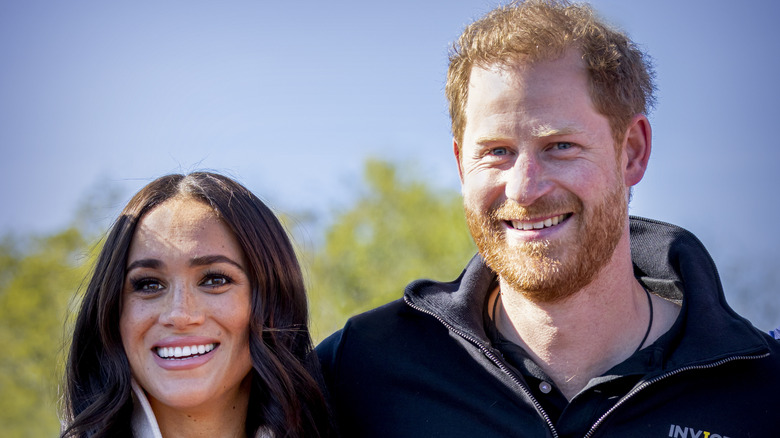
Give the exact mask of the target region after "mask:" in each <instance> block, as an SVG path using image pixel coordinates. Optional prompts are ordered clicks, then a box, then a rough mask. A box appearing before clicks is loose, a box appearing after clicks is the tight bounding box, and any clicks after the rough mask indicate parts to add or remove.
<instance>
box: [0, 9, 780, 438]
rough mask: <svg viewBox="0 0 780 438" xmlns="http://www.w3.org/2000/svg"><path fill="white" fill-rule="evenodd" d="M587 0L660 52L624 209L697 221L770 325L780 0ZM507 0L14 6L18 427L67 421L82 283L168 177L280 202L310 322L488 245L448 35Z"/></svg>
mask: <svg viewBox="0 0 780 438" xmlns="http://www.w3.org/2000/svg"><path fill="white" fill-rule="evenodd" d="M593 4H594V5H595V7H596V9H598V10H599V11H600V12H601V14H602V15H603V16H604V17H605V18H606V19H607V20H609V21H610V22H612V23H613V24H615V25H617V26H619V27H621V28H624V29H626V30H627V31H628V33H629V34H630V35H631V36H632V38H633V39H634V40H635V41H636V42H638V43H639V44H640V45H641V46H642V47H643V48H644V49H646V50H647V51H648V52H649V53H650V54H651V55H652V56H653V58H654V59H655V65H656V70H657V82H658V88H659V91H658V105H657V107H656V110H655V111H654V112H653V113H652V114H651V115H650V119H651V123H652V125H653V131H654V149H653V156H652V158H651V164H650V169H649V171H648V173H647V175H646V177H645V179H644V181H642V182H641V183H640V185H639V186H638V187H637V188H636V189H635V192H634V200H633V202H632V205H631V213H632V214H636V215H642V216H649V217H653V218H656V219H660V220H664V221H668V222H672V223H676V224H679V225H682V226H684V227H686V228H688V229H690V230H691V231H693V232H694V233H696V234H697V235H698V236H699V237H700V239H701V240H702V241H703V242H704V244H705V245H706V246H707V247H708V248H709V249H710V251H711V253H712V255H713V257H714V259H715V261H716V262H717V263H718V265H719V266H720V270H721V275H722V278H723V282H724V284H725V288H726V296H727V299H728V300H729V302H730V303H731V304H732V306H733V307H734V308H735V309H736V310H737V311H738V312H740V313H741V314H743V315H745V316H746V317H747V318H749V319H750V320H751V321H752V322H753V323H754V324H755V325H756V326H758V327H759V328H761V329H763V330H769V329H771V328H774V327H776V326H777V325H778V324H780V300H779V299H778V296H780V295H779V292H780V270H778V269H777V262H776V261H777V260H778V259H779V258H780V257H778V256H780V251H779V250H778V244H780V237H779V232H778V231H777V227H774V226H773V225H772V220H773V219H772V218H773V217H777V216H778V213H780V206H779V205H780V203H778V202H777V201H778V200H780V199H779V197H778V195H777V193H776V190H777V189H776V188H777V187H778V186H780V184H779V183H780V172H778V171H777V169H776V167H777V162H778V158H780V152H779V151H780V148H778V147H777V146H776V145H775V143H776V140H775V138H774V134H773V128H774V127H775V125H777V123H778V120H780V106H778V104H777V102H779V101H780V87H778V85H777V79H776V77H777V71H778V70H780V68H779V67H780V56H778V55H780V53H778V52H780V50H778V49H779V48H780V47H779V46H780V28H778V26H776V20H777V18H778V17H780V3H778V2H775V1H772V0H746V1H744V2H741V3H739V4H737V3H734V2H725V1H711V0H691V1H686V2H679V1H676V0H657V1H653V2H642V3H637V2H625V1H621V0H595V1H593ZM495 5H496V3H494V2H493V1H482V0H480V1H463V0H447V1H444V0H437V1H425V2H418V1H409V0H399V1H395V2H381V3H374V2H358V1H342V2H315V1H300V2H294V3H290V2H258V1H249V0H237V1H233V2H229V3H227V4H226V3H225V2H222V3H215V2H207V1H186V2H185V1H168V2H151V1H139V2H132V3H129V2H128V3H117V2H110V3H109V2H98V1H80V0H77V1H72V2H45V1H40V0H30V1H24V2H21V1H20V2H11V1H7V2H1V3H0V60H1V61H0V63H1V64H0V65H2V66H1V67H0V147H1V148H2V159H1V160H0V185H2V187H3V189H2V192H1V193H0V205H2V208H0V349H2V351H3V354H2V355H0V424H3V427H4V432H3V434H4V436H10V437H16V436H18V437H27V436H29V437H41V436H56V434H57V430H58V421H57V417H56V400H57V394H58V393H57V391H58V388H57V384H58V381H59V378H60V376H59V373H61V365H60V364H61V361H62V358H63V356H64V352H63V350H64V348H65V346H66V345H67V330H68V325H67V318H68V315H70V318H72V310H73V307H74V306H75V304H76V303H77V302H78V301H77V296H78V295H77V291H79V290H81V288H82V287H83V285H82V281H83V279H84V278H85V276H86V275H87V273H88V271H89V268H90V260H91V257H92V256H93V255H94V253H95V252H96V250H97V249H98V248H99V239H100V237H101V236H102V235H103V233H104V232H105V229H106V228H107V227H108V226H109V224H110V222H111V220H113V218H114V217H115V216H116V214H117V213H118V211H119V209H120V208H121V207H122V206H123V205H124V204H125V203H126V201H127V200H128V199H129V197H130V196H131V195H132V194H133V193H134V192H135V191H136V190H138V189H139V188H140V187H141V186H143V185H144V184H145V183H147V182H149V181H151V180H152V179H153V178H154V177H157V176H160V175H163V174H166V173H170V172H187V171H191V170H200V169H210V170H216V171H220V172H223V173H226V174H229V175H231V176H233V177H235V178H237V179H238V180H239V181H241V182H242V183H244V184H245V185H246V186H248V187H249V188H250V189H251V190H253V191H254V192H255V193H257V194H258V195H259V196H260V197H261V198H263V199H264V200H265V201H267V202H268V203H269V205H271V206H272V207H273V208H274V209H275V211H277V212H278V213H279V214H280V215H281V216H282V217H283V218H284V220H285V222H286V223H287V224H288V226H289V228H290V230H291V232H292V234H293V237H294V239H295V242H296V244H297V246H298V248H299V251H300V254H301V257H302V259H303V262H304V266H305V269H306V274H307V279H308V280H309V283H310V294H311V302H312V318H313V327H314V333H315V336H316V338H317V339H322V338H323V337H324V336H326V335H327V334H329V333H330V332H332V331H333V330H335V329H336V328H338V327H339V326H341V325H342V324H343V323H344V321H345V318H346V317H347V316H348V315H350V314H353V313H355V312H357V311H360V310H363V309H367V308H370V307H373V306H376V305H379V304H381V303H384V302H387V301H389V300H391V299H394V298H396V297H400V295H401V293H402V288H403V286H404V285H405V284H406V283H407V282H409V281H411V280H413V279H414V278H417V277H423V276H424V277H430V278H437V279H451V278H454V277H455V276H457V274H458V273H459V272H460V270H461V268H462V266H463V265H464V264H465V263H466V261H467V260H468V259H469V257H470V256H471V254H472V253H473V251H474V249H473V245H472V244H471V241H470V239H469V237H468V235H467V232H466V228H465V225H464V222H463V219H462V213H461V209H460V200H459V193H458V191H459V183H458V179H457V173H456V169H455V161H454V158H453V157H452V153H451V139H450V134H449V120H448V117H447V107H446V101H445V99H444V96H443V88H444V80H445V72H446V68H447V51H448V48H449V45H450V44H451V42H452V41H453V40H454V39H455V38H456V37H457V36H458V34H459V33H460V31H461V30H462V29H463V27H464V26H465V25H466V24H467V23H468V22H470V21H472V20H473V19H474V18H477V17H479V16H480V15H482V14H483V13H484V12H486V11H487V10H489V9H491V8H492V7H494V6H495ZM74 297H75V298H74ZM68 309H70V311H69V310H68Z"/></svg>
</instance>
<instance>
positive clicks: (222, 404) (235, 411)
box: [149, 376, 251, 438]
mask: <svg viewBox="0 0 780 438" xmlns="http://www.w3.org/2000/svg"><path fill="white" fill-rule="evenodd" d="M250 387H251V378H250V377H249V376H248V377H247V379H246V380H244V382H242V384H241V387H240V389H239V391H238V392H237V393H236V394H233V395H232V396H230V397H229V399H214V400H211V401H210V402H209V403H208V405H207V406H194V407H191V408H187V409H181V408H173V407H170V406H165V405H162V404H161V403H159V402H157V401H156V400H153V399H152V398H150V400H149V402H150V404H151V406H152V410H153V411H154V415H155V417H156V419H157V424H158V426H159V427H160V431H161V432H162V435H163V436H164V437H165V438H179V437H182V438H184V437H189V438H199V437H213V438H220V437H221V438H246V417H247V410H248V408H249V393H250Z"/></svg>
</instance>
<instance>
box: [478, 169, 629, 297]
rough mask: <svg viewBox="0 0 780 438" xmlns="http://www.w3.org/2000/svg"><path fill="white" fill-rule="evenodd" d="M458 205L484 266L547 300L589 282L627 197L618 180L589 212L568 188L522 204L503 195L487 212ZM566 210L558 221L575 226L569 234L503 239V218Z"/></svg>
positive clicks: (610, 247)
mask: <svg viewBox="0 0 780 438" xmlns="http://www.w3.org/2000/svg"><path fill="white" fill-rule="evenodd" d="M464 209H465V211H466V221H467V223H468V226H469V230H470V231H471V235H472V237H473V238H474V242H475V243H476V245H477V248H478V249H479V252H480V254H481V255H482V257H483V258H484V259H485V261H486V262H487V265H488V266H489V267H490V268H491V269H493V271H495V272H496V273H497V274H498V275H499V276H500V278H501V279H502V280H503V281H504V282H506V283H508V284H509V285H510V287H512V288H513V289H515V290H516V291H518V292H521V293H524V294H525V295H526V296H527V297H528V298H530V299H532V300H534V301H537V302H547V303H551V302H556V301H560V300H563V299H565V298H567V297H569V296H571V295H573V294H574V293H575V292H577V291H578V290H580V289H582V288H583V287H585V286H587V285H588V284H590V282H591V281H593V279H594V277H595V276H596V274H597V273H598V272H599V271H600V270H601V269H602V268H603V267H604V265H606V264H607V262H609V260H610V259H611V258H612V254H613V253H614V252H615V247H616V246H617V244H618V242H619V241H620V238H621V236H622V235H623V230H624V227H625V223H626V218H627V215H628V199H627V195H626V191H625V187H624V186H623V185H622V184H619V183H618V184H616V186H615V187H614V188H613V190H612V191H610V192H609V193H607V194H606V196H605V197H604V198H603V199H602V201H601V202H600V203H599V204H598V205H596V206H595V207H593V208H592V209H591V210H589V211H584V206H583V204H582V201H581V200H580V199H579V198H578V197H576V196H575V195H574V194H572V193H569V194H568V195H567V196H565V197H564V198H556V199H552V198H542V199H540V200H538V201H537V202H535V203H534V204H533V205H531V206H529V207H528V208H525V207H521V206H520V205H518V204H517V203H516V202H515V201H511V200H506V201H504V202H503V203H502V204H500V205H498V206H494V207H492V208H491V209H490V211H488V212H487V214H483V213H481V212H477V211H475V210H474V209H472V208H470V206H469V205H464ZM568 212H571V213H573V214H572V215H571V216H570V217H568V218H567V219H566V221H575V222H574V223H573V224H572V223H564V224H561V225H565V226H569V227H571V226H572V225H574V226H576V227H577V229H576V233H575V234H576V235H575V236H574V237H572V236H571V235H570V236H569V237H567V238H564V239H561V240H552V241H551V240H540V241H534V242H526V243H522V244H518V245H512V246H510V245H509V244H508V243H507V241H506V233H507V230H506V229H505V227H506V222H505V221H509V220H522V219H535V218H540V217H542V218H546V217H550V216H552V215H559V214H562V213H568ZM561 225H557V226H561ZM509 226H511V223H510V225H509Z"/></svg>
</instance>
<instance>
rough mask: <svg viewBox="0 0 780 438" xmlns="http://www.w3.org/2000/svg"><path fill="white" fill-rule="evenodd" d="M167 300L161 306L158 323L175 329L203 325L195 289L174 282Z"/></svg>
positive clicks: (202, 313) (201, 310)
mask: <svg viewBox="0 0 780 438" xmlns="http://www.w3.org/2000/svg"><path fill="white" fill-rule="evenodd" d="M168 294H169V295H168V297H167V298H168V299H167V300H166V302H165V303H164V304H161V305H162V306H164V307H163V309H161V312H160V322H161V323H162V324H164V325H168V326H173V327H175V328H177V329H181V328H185V327H187V326H190V325H197V324H201V323H203V320H204V312H203V307H202V305H201V303H200V300H199V297H198V295H197V294H198V291H197V288H196V287H193V286H190V285H188V284H185V283H179V282H176V283H174V284H173V285H172V286H171V289H170V290H169V291H168Z"/></svg>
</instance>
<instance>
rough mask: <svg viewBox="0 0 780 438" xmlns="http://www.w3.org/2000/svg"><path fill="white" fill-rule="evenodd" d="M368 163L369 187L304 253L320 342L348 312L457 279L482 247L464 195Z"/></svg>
mask: <svg viewBox="0 0 780 438" xmlns="http://www.w3.org/2000/svg"><path fill="white" fill-rule="evenodd" d="M400 173H401V172H400V171H399V166H398V165H394V164H391V163H387V162H383V161H378V160H369V161H367V162H366V165H365V168H364V184H365V186H364V191H363V193H362V194H361V195H359V197H358V199H357V200H356V202H355V204H354V205H353V207H352V208H350V209H349V210H346V211H344V212H343V213H340V214H338V215H337V216H336V218H335V219H334V221H333V223H332V225H330V226H329V227H328V228H327V229H326V230H325V238H324V242H323V244H322V245H321V246H320V247H318V248H317V249H316V250H315V251H314V252H313V253H311V252H309V253H308V254H306V255H305V257H306V258H307V262H308V263H306V264H305V265H308V266H309V280H310V281H309V284H310V286H309V296H310V302H311V314H312V321H313V335H314V338H315V340H321V339H322V338H324V337H325V336H327V335H328V334H330V333H331V332H333V331H334V330H336V329H338V328H340V327H341V326H342V325H343V324H344V322H345V320H346V318H347V317H349V316H351V315H353V314H355V313H358V312H361V311H365V310H368V309H371V308H373V307H376V306H379V305H381V304H384V303H387V302H389V301H392V300H395V299H397V298H400V297H401V296H402V294H403V290H404V287H405V286H406V284H408V283H409V282H411V281H412V280H415V279H418V278H433V279H437V280H451V279H454V278H455V277H457V276H458V274H459V273H460V271H461V270H462V269H463V267H464V266H465V265H466V263H467V262H468V260H469V259H470V258H471V257H472V256H473V255H474V253H475V252H476V247H475V246H474V244H473V242H472V240H471V237H470V235H469V233H468V229H467V227H466V222H465V219H464V216H463V207H462V201H461V197H460V194H459V193H458V192H457V191H455V190H446V189H434V188H432V186H430V185H429V184H426V183H425V182H423V181H422V180H421V179H416V178H414V176H413V175H401V174H400Z"/></svg>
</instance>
